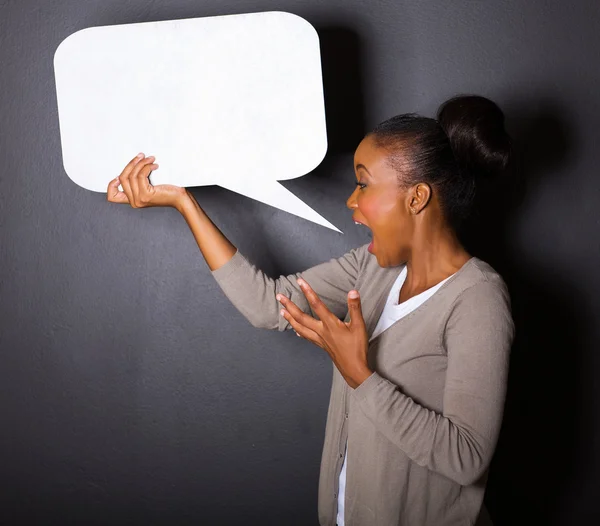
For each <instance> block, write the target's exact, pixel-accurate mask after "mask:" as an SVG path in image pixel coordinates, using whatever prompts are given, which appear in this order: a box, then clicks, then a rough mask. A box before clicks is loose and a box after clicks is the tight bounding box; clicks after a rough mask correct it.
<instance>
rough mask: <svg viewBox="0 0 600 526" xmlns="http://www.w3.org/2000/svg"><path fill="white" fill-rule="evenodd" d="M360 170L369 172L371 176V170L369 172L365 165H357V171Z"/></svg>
mask: <svg viewBox="0 0 600 526" xmlns="http://www.w3.org/2000/svg"><path fill="white" fill-rule="evenodd" d="M359 168H362V169H363V170H364V171H365V172H367V173H368V174H369V175H371V172H369V170H367V167H366V166H365V165H364V164H357V165H356V170H358V169H359Z"/></svg>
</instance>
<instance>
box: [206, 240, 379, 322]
mask: <svg viewBox="0 0 600 526" xmlns="http://www.w3.org/2000/svg"><path fill="white" fill-rule="evenodd" d="M367 246H368V245H364V246H362V247H358V248H354V249H352V250H350V251H349V252H347V253H346V254H344V255H343V256H341V257H339V258H332V259H330V260H329V261H326V262H324V263H321V264H319V265H316V266H314V267H312V268H309V269H308V270H305V271H303V272H298V273H295V274H290V275H288V276H280V277H278V278H277V279H273V278H270V277H268V276H267V275H266V274H265V273H264V272H262V271H261V270H260V269H258V268H256V266H254V265H253V264H252V263H250V262H249V261H248V260H247V259H246V257H244V256H243V255H242V254H241V253H240V251H239V250H238V251H237V252H236V253H235V254H234V255H233V257H232V258H231V259H230V260H229V261H228V262H227V263H225V264H224V265H223V266H221V267H219V268H218V269H216V270H213V271H211V272H212V275H213V276H214V278H215V279H216V280H217V283H218V284H219V286H220V287H221V289H222V290H223V292H224V293H225V295H226V296H227V298H228V299H229V300H230V301H231V303H233V305H234V306H235V307H236V308H237V309H238V310H239V311H240V312H241V313H242V314H243V315H244V317H245V318H246V319H247V320H248V321H249V322H250V323H251V324H252V325H253V326H254V327H259V328H265V329H278V330H280V331H283V330H285V329H289V328H291V325H290V324H289V322H288V321H287V320H286V319H285V318H284V317H283V316H280V314H279V311H280V310H281V304H280V303H279V302H278V301H277V299H276V298H275V296H276V295H277V294H278V293H281V294H283V295H284V296H287V297H288V298H290V299H291V300H292V301H293V302H294V303H295V304H296V305H297V306H298V307H299V308H300V309H302V311H304V312H305V313H307V314H311V315H312V316H315V313H314V312H313V311H312V309H311V307H310V305H309V303H308V301H307V300H306V297H305V296H304V293H303V292H302V289H300V286H299V285H298V283H297V282H296V280H297V279H298V278H299V277H302V278H303V279H304V280H305V281H306V282H307V283H308V284H309V285H310V286H311V287H312V288H313V290H314V291H315V292H316V293H317V294H318V295H319V297H320V298H321V300H322V301H323V302H324V303H325V305H326V306H327V308H328V309H329V310H331V311H332V312H333V313H334V314H335V315H336V316H337V317H338V318H340V319H342V318H344V317H345V316H346V313H347V311H348V300H347V294H348V292H349V291H350V290H351V289H352V288H354V287H355V285H356V280H357V279H358V274H359V271H360V268H361V265H362V263H363V262H364V259H365V256H366V247H367Z"/></svg>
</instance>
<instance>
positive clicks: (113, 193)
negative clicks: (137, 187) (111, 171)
mask: <svg viewBox="0 0 600 526" xmlns="http://www.w3.org/2000/svg"><path fill="white" fill-rule="evenodd" d="M119 184H121V182H120V180H119V178H118V177H115V178H114V179H113V180H112V181H111V182H110V183H108V188H107V189H106V199H107V200H108V201H109V202H111V203H129V200H128V199H127V196H126V195H125V192H121V190H119Z"/></svg>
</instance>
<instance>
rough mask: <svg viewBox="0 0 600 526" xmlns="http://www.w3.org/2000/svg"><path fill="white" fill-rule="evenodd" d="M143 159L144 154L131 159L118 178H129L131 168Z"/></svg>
mask: <svg viewBox="0 0 600 526" xmlns="http://www.w3.org/2000/svg"><path fill="white" fill-rule="evenodd" d="M143 158H144V154H143V153H141V152H140V153H138V154H137V155H136V156H135V157H134V158H133V159H131V161H129V162H128V163H127V165H126V166H125V168H124V169H123V171H122V172H121V174H120V175H119V177H121V178H123V176H124V175H125V176H127V177H128V176H129V174H130V173H131V171H132V170H133V167H134V166H135V165H136V164H137V163H138V162H140V161H141V160H142V159H143Z"/></svg>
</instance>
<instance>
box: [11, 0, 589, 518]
mask: <svg viewBox="0 0 600 526" xmlns="http://www.w3.org/2000/svg"><path fill="white" fill-rule="evenodd" d="M266 10H285V11H290V12H292V13H296V14H298V15H300V16H303V17H305V18H306V19H307V20H308V21H310V22H311V23H312V24H313V25H314V26H315V27H316V28H317V29H318V31H319V34H320V36H321V39H322V53H323V68H324V79H325V89H326V105H327V117H328V126H329V141H330V149H329V154H328V156H327V158H326V159H325V161H324V162H323V163H322V164H321V166H320V167H319V168H317V169H316V170H315V171H314V172H313V173H312V174H310V175H308V176H306V177H304V178H301V179H297V180H294V181H289V182H286V183H285V186H286V187H287V188H289V189H291V190H292V191H294V192H295V193H296V194H297V195H299V196H300V197H302V198H304V199H305V200H306V201H307V202H308V203H309V205H310V206H312V207H314V208H315V209H316V210H317V211H318V212H319V213H321V214H323V215H324V216H325V217H327V218H328V219H329V220H330V221H332V222H333V223H334V224H336V225H337V226H338V227H340V228H341V229H342V230H344V231H345V234H344V235H340V234H337V233H335V232H333V231H330V230H328V229H325V228H323V227H320V226H317V225H314V224H312V223H310V222H308V221H305V220H303V219H300V218H297V217H295V216H292V215H289V214H286V213H284V212H281V211H278V210H276V209H274V208H271V207H268V206H266V205H262V204H259V203H256V202H254V201H252V200H250V199H246V198H244V197H241V196H238V195H237V194H233V193H230V192H227V191H225V190H222V189H219V188H215V187H210V188H198V189H196V190H195V194H196V195H197V198H198V200H199V202H200V204H201V205H202V206H203V207H204V208H205V209H206V211H207V212H208V213H209V215H210V216H211V217H212V218H213V220H214V221H215V223H216V224H217V225H219V226H220V227H221V228H222V229H223V231H224V232H225V234H226V235H227V236H229V237H230V239H231V240H232V242H233V243H234V244H236V245H237V246H238V247H239V248H240V249H241V250H242V251H243V252H244V253H245V254H246V255H247V256H248V257H249V258H250V259H251V260H252V261H253V262H255V263H256V264H257V265H258V266H260V267H261V268H263V269H264V270H265V271H266V272H268V273H270V274H271V275H278V274H279V273H289V272H293V271H298V270H302V269H304V268H307V267H309V266H312V265H314V264H316V263H319V262H321V261H324V260H326V259H328V258H330V257H334V256H339V255H341V254H343V253H344V252H346V251H347V250H349V249H350V248H352V247H355V246H358V245H360V244H362V243H365V242H366V241H367V240H368V237H367V234H366V231H365V230H364V229H363V230H360V229H359V228H358V227H355V225H354V224H353V223H352V221H351V218H350V212H349V211H348V210H347V209H346V208H345V200H346V198H347V197H348V195H349V194H350V193H351V191H352V190H353V186H354V175H353V170H352V151H353V149H354V148H355V146H356V145H357V143H358V141H359V140H360V137H361V136H362V133H363V132H364V131H365V130H366V129H369V128H371V127H372V126H374V125H375V124H376V123H378V122H379V121H381V120H383V119H385V118H387V117H390V116H392V115H395V114H397V113H402V112H407V111H416V112H419V113H422V114H424V115H428V116H431V115H433V114H434V111H435V109H436V108H437V106H438V105H439V104H440V103H441V102H443V101H444V100H445V99H447V98H448V97H450V96H452V95H454V94H456V93H461V92H472V93H478V94H482V95H485V96H488V97H490V98H492V99H493V100H495V101H497V102H498V103H499V105H500V106H501V107H502V109H503V110H504V111H505V113H506V116H507V126H508V128H509V130H510V131H511V133H512V134H513V135H514V136H515V138H516V139H517V141H518V147H519V150H520V152H521V154H522V159H523V160H522V167H523V175H522V176H521V179H520V180H519V181H517V183H518V184H505V185H503V186H501V187H499V189H496V190H494V191H493V192H492V193H488V194H487V198H486V199H487V201H485V200H482V203H483V204H480V209H481V212H480V214H479V215H478V216H477V217H476V219H475V220H474V221H473V222H472V224H471V226H470V229H469V230H468V231H467V232H466V233H465V242H467V243H468V244H469V246H470V248H471V250H472V251H473V253H475V254H476V255H478V256H479V257H483V258H485V259H487V260H488V261H489V262H490V263H491V264H492V265H493V266H495V267H496V268H497V269H498V270H499V271H500V272H501V273H502V274H503V275H504V276H505V279H506V280H507V282H508V284H509V287H510V290H511V294H512V297H513V302H514V313H515V319H516V321H517V326H518V337H517V341H516V343H515V347H514V352H513V360H512V369H511V378H510V391H509V398H508V402H507V408H506V416H505V425H504V428H503V431H502V436H501V439H500V443H499V447H498V451H497V455H496V458H495V460H494V464H493V468H492V472H491V479H490V483H489V490H488V494H487V497H486V499H487V503H488V506H489V508H490V511H491V513H492V515H493V517H494V518H495V520H496V523H497V524H498V525H508V524H510V525H515V524H532V523H534V522H533V521H535V523H539V524H561V525H572V524H598V523H600V514H599V513H598V511H597V497H598V493H597V488H598V487H599V485H600V480H599V478H600V466H599V460H598V459H599V456H598V454H597V449H598V424H599V422H600V417H599V412H598V403H599V401H600V393H599V392H598V385H599V384H598V383H597V382H596V385H594V382H593V378H594V375H596V376H597V374H598V373H600V363H599V361H598V358H597V355H598V353H597V350H598V348H600V330H599V328H598V323H597V322H596V320H597V319H598V316H599V315H600V300H599V298H600V273H599V272H598V269H599V268H600V253H599V252H600V243H599V241H598V240H599V236H598V226H599V223H600V221H599V215H598V208H599V205H600V198H599V191H598V190H599V186H600V185H599V183H598V144H599V143H600V131H599V128H598V122H599V119H600V104H599V98H598V93H599V81H600V70H599V68H598V59H599V58H600V56H599V51H598V50H599V49H600V33H599V32H598V27H600V26H599V24H600V7H599V6H598V2H597V0H588V1H584V0H579V1H577V2H573V3H569V2H564V1H559V0H553V1H548V0H545V1H544V0H527V1H525V0H522V1H516V0H512V1H503V2H498V1H496V2H493V1H490V0H488V1H459V2H446V1H429V0H428V1H420V2H410V1H396V2H393V1H391V0H388V1H373V2H360V1H357V0H344V1H339V0H337V1H332V0H330V1H327V2H321V1H317V0H304V1H278V2H275V1H244V2H242V1H237V2H236V1H218V2H217V1H212V2H206V1H204V2H202V1H196V2H193V1H169V2H157V1H152V2H150V1H146V2H144V1H123V0H119V1H116V0H102V1H99V0H95V1H86V2H81V1H75V0H69V1H67V0H60V1H53V2H49V1H46V2H43V1H41V0H38V1H30V0H20V1H16V0H14V1H11V0H9V1H6V0H5V1H3V2H0V66H1V69H0V126H1V128H0V228H1V233H2V237H1V245H0V247H1V255H0V269H1V273H0V280H1V281H0V324H1V325H0V392H1V395H0V418H1V422H2V431H1V432H0V441H1V442H0V466H1V467H0V480H1V483H2V487H1V492H0V500H1V502H0V523H2V524H43V525H45V524H86V525H91V524H113V525H114V524H145V525H150V524H157V525H159V524H160V525H162V524H170V525H172V524H176V525H187V524H207V525H237V524H245V525H254V524H257V525H308V524H316V522H317V520H316V497H317V482H318V467H319V462H320V454H321V444H322V438H323V432H324V423H325V413H326V406H327V401H328V394H329V387H330V374H331V364H330V362H329V360H328V358H327V357H326V356H325V355H324V353H323V351H321V350H320V349H318V348H316V347H313V346H311V345H310V344H309V343H307V342H305V341H301V340H300V339H298V338H296V337H295V336H294V335H293V333H292V334H280V333H276V332H268V331H259V330H257V329H254V328H252V327H251V326H250V324H249V323H247V322H246V321H245V320H244V319H243V318H242V317H241V315H240V314H239V313H238V312H237V311H236V310H235V309H234V308H233V307H232V306H231V305H230V304H229V303H228V301H227V300H226V298H225V297H224V296H223V295H222V294H221V292H220V289H219V288H218V286H217V285H216V283H215V282H214V280H213V279H212V277H211V275H210V273H209V271H208V268H207V266H206V264H205V263H204V261H203V259H202V258H201V255H200V254H199V252H198V249H197V247H196V245H195V243H194V240H193V237H192V235H191V233H190V232H189V230H188V229H187V226H186V224H185V222H184V221H183V219H182V218H181V217H180V216H179V215H178V214H177V212H175V211H174V210H171V209H147V210H133V209H131V208H130V207H126V206H119V205H114V204H109V203H107V202H106V200H105V196H104V194H98V193H91V192H88V191H86V190H83V189H82V188H79V187H78V186H76V185H75V184H74V183H72V182H71V181H70V180H69V179H68V177H67V176H66V175H65V173H64V170H63V168H62V161H61V150H60V137H59V129H58V119H57V109H56V93H55V88H54V73H53V69H52V59H53V54H54V51H55V49H56V47H57V46H58V44H59V43H60V42H61V41H62V40H63V39H64V38H65V37H67V36H68V35H69V34H71V33H73V32H75V31H77V30H79V29H82V28H85V27H90V26H99V25H108V24H121V23H133V22H143V21H155V20H168V19H177V18H189V17H202V16H210V15H221V14H231V13H243V12H254V11H266ZM147 67H149V68H150V67H152V64H147ZM149 111H151V108H149ZM231 148H232V155H235V144H232V145H231ZM135 153H136V152H132V156H133V154H135ZM146 153H148V154H151V153H152V152H146ZM102 155H103V152H101V151H99V152H97V157H98V158H100V157H101V156H102ZM201 161H202V159H201V156H200V155H199V154H197V153H196V152H190V158H189V166H190V170H194V169H199V168H198V166H199V165H201ZM93 162H95V159H94V158H91V159H90V163H93ZM159 162H160V160H159ZM115 175H116V174H107V181H108V180H109V179H111V178H112V177H114V176H115ZM519 508H520V509H519ZM517 510H518V511H517Z"/></svg>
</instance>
